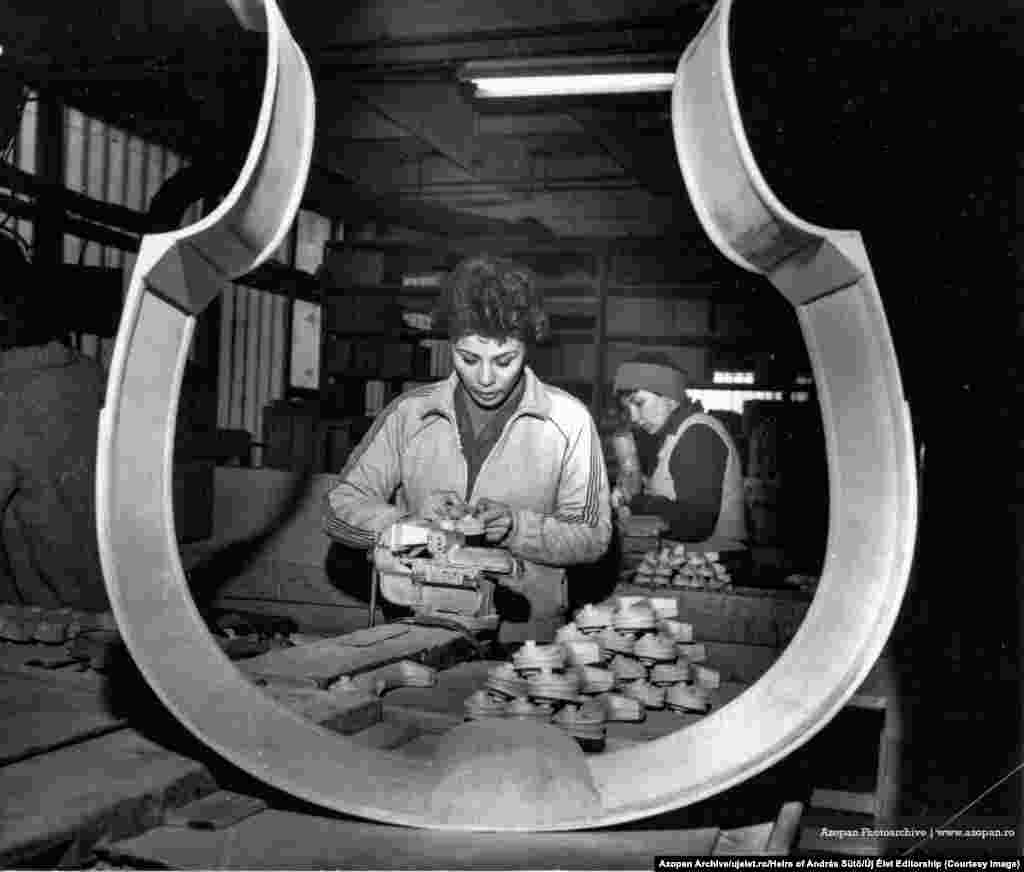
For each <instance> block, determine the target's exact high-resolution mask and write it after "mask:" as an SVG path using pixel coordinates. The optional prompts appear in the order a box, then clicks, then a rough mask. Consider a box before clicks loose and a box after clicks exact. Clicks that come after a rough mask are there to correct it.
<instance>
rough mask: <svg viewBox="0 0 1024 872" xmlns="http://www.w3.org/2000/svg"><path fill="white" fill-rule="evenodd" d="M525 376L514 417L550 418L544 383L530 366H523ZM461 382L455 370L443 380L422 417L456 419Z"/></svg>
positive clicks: (549, 404)
mask: <svg viewBox="0 0 1024 872" xmlns="http://www.w3.org/2000/svg"><path fill="white" fill-rule="evenodd" d="M523 378H524V379H525V381H526V383H525V385H524V386H523V397H522V399H521V400H520V401H519V408H518V409H516V410H515V411H514V412H513V413H512V416H511V417H512V418H517V417H519V416H521V415H533V416H534V417H536V418H548V417H550V415H551V397H550V395H549V394H548V391H547V388H546V387H545V385H544V383H543V382H542V381H541V380H540V379H539V378H537V376H536V375H535V374H534V372H533V370H532V369H530V367H528V366H524V367H523ZM458 384H459V374H458V373H457V372H453V373H452V374H451V375H450V376H448V378H447V379H445V380H444V381H443V382H441V384H440V386H439V389H438V390H437V391H435V392H434V394H433V396H432V397H431V398H430V400H429V401H428V403H427V405H426V407H425V408H424V409H423V411H422V412H421V413H420V417H421V418H426V417H428V416H430V415H443V416H444V417H446V418H448V419H449V420H451V421H454V420H455V389H456V388H457V387H458Z"/></svg>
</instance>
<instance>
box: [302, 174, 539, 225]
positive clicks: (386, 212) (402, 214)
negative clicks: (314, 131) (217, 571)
mask: <svg viewBox="0 0 1024 872" xmlns="http://www.w3.org/2000/svg"><path fill="white" fill-rule="evenodd" d="M305 205H306V206H307V207H308V208H310V209H315V210H317V211H319V212H321V213H322V214H324V215H329V216H331V217H335V218H341V219H342V220H347V221H357V222H364V221H366V220H367V219H376V220H378V221H382V222H385V223H389V224H396V225H399V226H401V227H406V228H408V229H410V230H418V231H421V232H423V233H426V234H429V235H433V236H436V237H448V236H452V237H460V238H462V237H471V238H478V237H496V238H499V239H521V240H523V242H525V243H531V242H535V241H536V242H545V241H550V240H552V239H553V238H554V234H553V233H552V232H551V230H550V229H548V228H547V227H546V226H545V225H543V224H541V223H540V222H538V221H528V220H526V221H524V220H518V221H510V220H505V219H501V218H491V217H486V216H481V215H475V214H471V213H468V212H461V211H458V210H455V209H450V208H447V207H445V206H440V205H436V204H432V203H425V202H423V201H422V200H414V199H411V198H409V197H401V196H398V195H396V194H394V193H391V192H389V191H386V190H378V189H375V188H372V187H369V186H366V185H361V184H355V183H352V182H349V181H348V180H346V179H344V178H342V177H340V176H339V175H338V174H337V173H332V172H330V171H328V170H326V169H324V168H323V167H318V166H314V167H313V168H312V170H311V172H310V179H309V184H308V185H307V187H306V197H305Z"/></svg>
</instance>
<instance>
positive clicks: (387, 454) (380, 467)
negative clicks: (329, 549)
mask: <svg viewBox="0 0 1024 872" xmlns="http://www.w3.org/2000/svg"><path fill="white" fill-rule="evenodd" d="M400 399H401V398H399V399H396V400H395V401H393V402H392V403H391V404H390V405H389V406H387V408H385V409H384V410H383V411H382V412H381V413H380V414H379V415H378V416H377V419H376V420H375V421H374V423H373V426H372V427H371V428H370V430H369V431H368V432H367V434H366V435H365V436H364V437H363V439H362V441H361V442H360V443H359V444H358V445H357V446H356V447H355V449H353V451H352V454H351V455H350V456H349V459H348V462H347V463H346V464H345V468H344V469H343V470H342V471H341V477H340V480H339V482H338V483H337V484H336V485H335V486H334V487H333V488H332V489H331V490H330V491H328V492H327V495H326V496H325V497H324V505H323V524H324V531H325V532H326V533H327V535H328V536H330V537H331V538H332V539H335V540H337V541H339V542H342V543H344V544H345V545H349V546H351V547H353V548H372V547H373V546H374V545H375V544H376V542H377V537H378V536H380V534H381V533H382V532H383V531H384V530H386V529H387V528H388V527H389V526H390V525H391V524H393V523H394V522H395V521H397V520H398V519H399V518H400V517H401V516H402V514H403V512H402V511H401V510H400V509H399V508H398V507H397V506H395V505H394V504H392V503H391V502H390V499H391V496H392V494H394V492H395V490H396V489H397V487H398V485H399V484H400V480H401V462H400V444H401V437H400V432H399V429H400V420H399V417H400V416H399V414H398V403H399V402H400Z"/></svg>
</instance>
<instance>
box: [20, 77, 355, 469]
mask: <svg viewBox="0 0 1024 872" xmlns="http://www.w3.org/2000/svg"><path fill="white" fill-rule="evenodd" d="M27 98H28V99H27V102H26V104H25V107H24V110H23V112H22V118H21V126H20V130H19V133H18V135H17V136H16V137H15V138H14V139H13V140H12V142H11V144H10V149H9V152H8V154H7V155H6V156H5V157H6V159H7V160H8V161H9V162H10V163H12V164H13V165H15V166H17V167H18V168H19V169H21V170H23V171H25V172H28V173H34V172H35V170H36V138H37V130H38V106H37V102H36V95H35V94H34V93H32V92H27ZM64 120H65V155H64V183H65V185H66V186H67V187H68V188H69V189H70V190H73V191H76V192H78V193H82V194H85V195H86V196H89V197H91V198H93V199H95V200H100V201H102V202H105V203H113V204H117V205H121V206H127V207H129V208H131V209H134V210H136V211H138V212H143V213H144V212H147V211H148V209H149V205H150V201H151V200H152V198H153V195H154V194H155V193H156V192H157V191H158V190H159V189H160V186H161V185H162V184H163V183H164V182H165V181H166V180H167V179H168V178H170V177H171V176H173V175H174V174H175V173H176V172H177V171H178V170H179V169H181V168H182V167H184V166H186V165H187V163H188V161H187V160H186V159H185V158H184V157H182V156H181V155H179V154H177V153H176V152H174V151H173V150H172V149H169V148H166V147H165V146H162V145H158V144H155V143H152V142H147V141H145V140H143V139H141V138H139V137H138V136H134V135H131V134H129V133H127V132H126V131H124V130H121V129H119V128H117V127H115V126H113V125H110V124H107V123H106V122H104V121H101V120H99V119H96V118H91V117H89V116H87V115H85V114H83V113H82V112H80V111H78V110H77V109H72V108H67V109H66V110H65V115H64ZM23 199H24V198H23ZM200 217H202V205H201V204H200V203H195V204H193V205H192V206H191V207H190V208H189V209H188V211H187V213H186V216H185V223H192V222H194V221H197V220H199V218H200ZM2 223H3V225H5V226H7V227H10V228H11V229H14V230H16V231H17V233H18V234H19V235H20V236H21V237H22V239H23V240H24V241H25V242H26V244H27V245H28V246H31V244H32V241H33V224H32V221H30V220H24V219H15V218H13V217H8V218H7V220H6V221H3V222H2ZM333 232H334V233H335V235H336V236H337V235H340V232H341V228H340V226H338V227H335V228H333ZM331 234H332V222H331V221H330V220H329V219H327V218H325V217H324V216H322V215H319V214H317V213H314V212H310V211H306V210H302V211H300V213H299V216H298V218H297V220H296V222H295V226H294V227H293V228H292V231H291V232H290V233H289V234H288V235H287V236H286V238H285V241H284V243H283V244H282V246H281V248H280V249H279V250H278V252H277V253H276V255H275V257H276V259H277V260H278V261H280V262H281V263H284V264H285V265H287V266H291V267H295V268H297V269H300V270H303V271H305V272H309V273H315V272H316V270H317V268H318V267H319V265H320V261H321V259H322V256H323V246H324V243H325V242H326V241H327V240H328V239H330V238H331ZM64 262H65V263H73V264H81V265H85V266H106V267H115V268H120V269H122V270H123V272H124V275H125V276H126V277H127V276H128V275H129V274H130V270H131V268H132V265H133V262H134V253H133V252H129V251H124V250H122V249H120V248H118V247H116V246H109V245H100V244H99V243H97V242H93V241H89V240H86V239H83V238H81V237H79V236H76V235H73V234H65V236H64ZM317 308H318V307H317ZM289 312H290V307H289V302H288V300H287V299H286V298H284V297H282V296H280V295H277V294H272V293H269V292H267V291H261V290H257V289H255V288H250V287H246V286H243V285H241V284H239V283H234V284H233V285H232V286H231V287H229V288H228V289H227V290H226V291H225V293H224V296H223V303H222V319H221V325H220V360H219V366H218V384H217V396H218V410H217V426H219V427H225V428H238V429H244V430H248V431H249V432H250V433H251V434H252V436H253V439H254V441H256V442H259V441H261V440H262V433H263V410H264V407H265V406H266V405H267V403H269V402H272V401H273V400H275V399H279V398H280V397H281V396H283V394H284V390H285V374H286V370H287V361H288V358H289V351H290V348H289V343H290V334H291V330H290V329H289V324H288V319H289ZM75 341H76V343H77V344H78V347H79V349H80V350H81V351H82V352H83V353H85V354H88V355H89V356H91V357H95V358H98V359H100V360H102V361H103V363H104V364H105V365H106V364H108V363H109V361H110V355H111V353H112V351H113V344H114V342H113V338H110V337H100V336H95V335H92V334H79V335H77V336H76V337H75ZM316 342H317V346H318V344H319V337H318V336H317V337H316ZM316 351H317V352H318V351H319V348H318V347H317V349H316ZM259 453H260V452H259V449H258V448H257V450H256V457H254V458H253V460H254V462H255V463H259V462H260V460H261V458H260V456H259Z"/></svg>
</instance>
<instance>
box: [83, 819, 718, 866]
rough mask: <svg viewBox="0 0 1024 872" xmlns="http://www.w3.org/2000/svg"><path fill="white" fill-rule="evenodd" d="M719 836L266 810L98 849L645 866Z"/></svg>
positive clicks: (208, 858) (213, 856)
mask: <svg viewBox="0 0 1024 872" xmlns="http://www.w3.org/2000/svg"><path fill="white" fill-rule="evenodd" d="M718 836H719V829H718V828H717V827H703V828H700V829H693V830H617V831H614V832H600V831H596V832H586V833H578V832H569V833H501V832H499V833H472V832H449V831H441V830H423V829H412V828H405V827H393V826H386V825H383V824H372V823H361V822H358V821H351V820H339V819H335V818H328V817H318V816H314V815H305V814H295V813H292V812H284V811H274V810H268V811H264V812H261V813H260V814H258V815H254V816H253V817H251V818H248V819H247V820H244V821H242V822H241V823H240V824H238V825H237V826H234V827H230V828H228V829H226V830H218V831H212V832H202V831H182V830H180V829H172V828H169V827H160V828H158V829H154V830H151V831H150V832H148V833H145V834H143V835H142V836H139V837H138V838H134V839H129V840H125V841H122V842H119V843H117V844H113V845H108V846H104V848H103V851H102V854H103V856H105V857H107V858H108V859H110V860H111V861H113V862H121V863H135V864H141V863H148V864H153V863H157V864H160V865H162V866H164V867H167V868H173V869H534V870H546V869H562V870H576V869H608V870H612V869H649V868H650V866H651V858H652V857H654V856H656V855H659V854H661V855H667V854H673V855H683V856H691V857H701V856H708V855H709V854H710V853H711V851H712V850H713V848H714V845H715V842H716V841H717V839H718Z"/></svg>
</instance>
